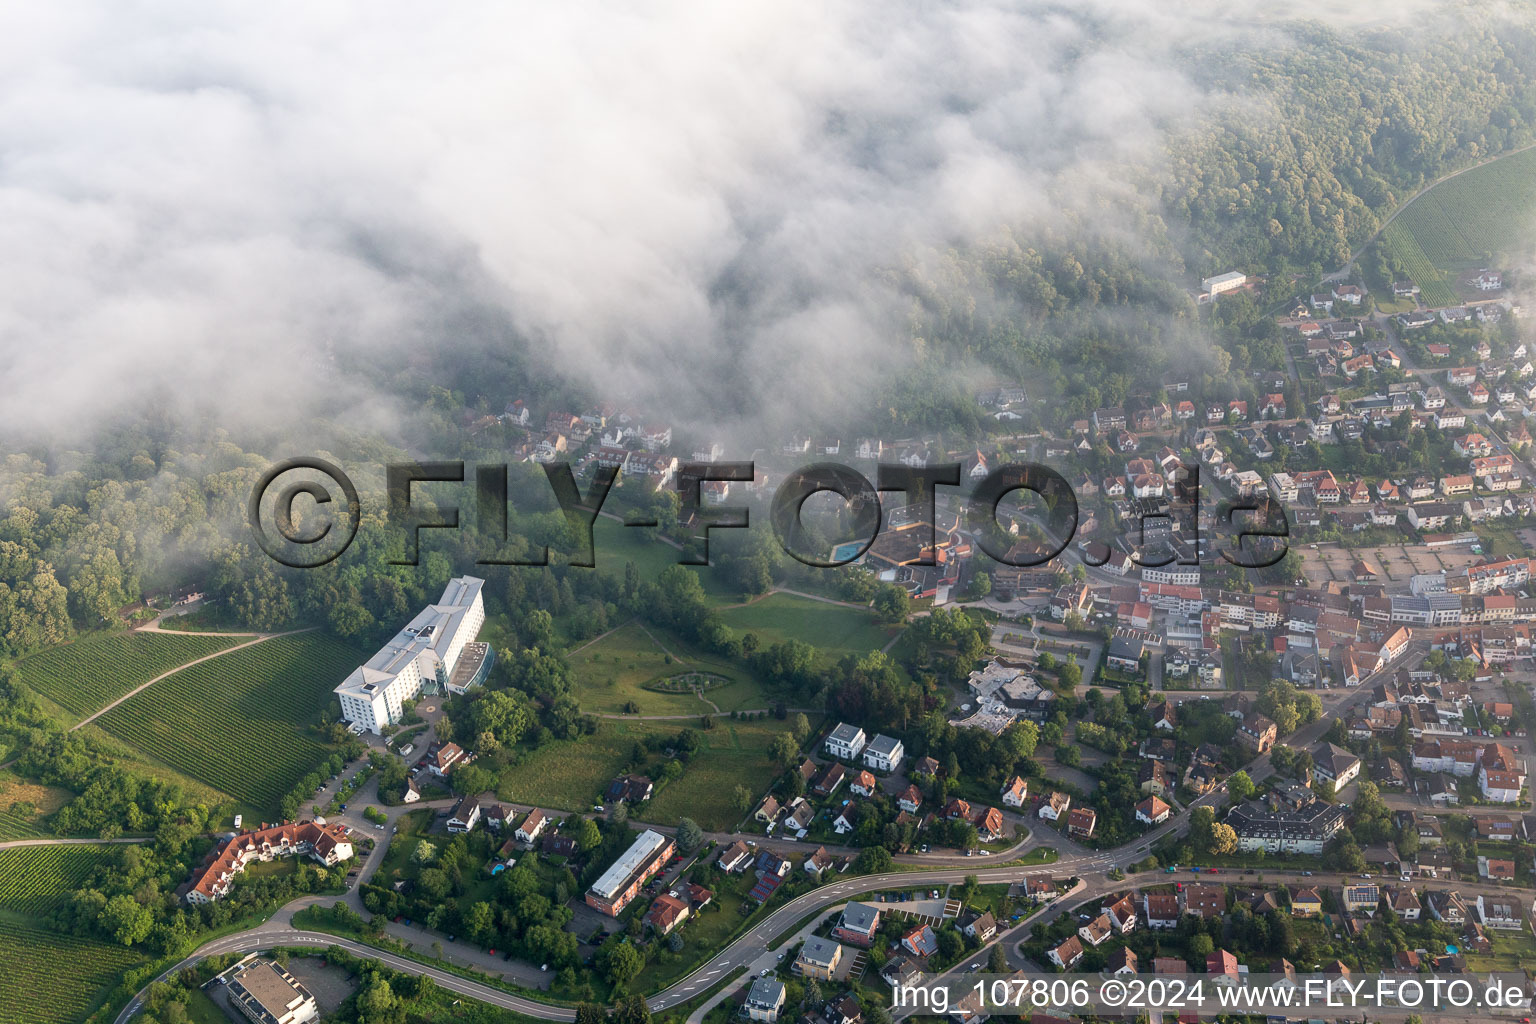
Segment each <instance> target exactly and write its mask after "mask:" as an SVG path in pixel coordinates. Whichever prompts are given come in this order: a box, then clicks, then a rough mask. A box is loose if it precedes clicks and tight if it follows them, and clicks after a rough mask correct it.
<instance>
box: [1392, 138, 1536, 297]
mask: <svg viewBox="0 0 1536 1024" xmlns="http://www.w3.org/2000/svg"><path fill="white" fill-rule="evenodd" d="M1532 223H1536V150H1527V151H1525V152H1524V153H1516V154H1515V155H1513V156H1509V157H1505V158H1504V159H1502V160H1495V161H1494V162H1493V163H1491V164H1487V165H1486V166H1483V167H1479V168H1476V169H1475V170H1470V171H1467V172H1466V173H1465V174H1459V175H1457V176H1456V177H1454V178H1451V179H1450V180H1449V181H1445V182H1442V183H1440V184H1439V185H1436V186H1435V187H1434V188H1432V189H1430V190H1429V191H1428V192H1426V193H1424V194H1423V195H1422V196H1420V197H1419V198H1418V199H1416V200H1414V201H1413V202H1412V203H1411V204H1410V205H1409V206H1408V207H1407V208H1405V209H1404V210H1403V212H1402V213H1400V214H1399V215H1398V216H1397V218H1396V219H1395V220H1393V221H1392V223H1391V224H1388V225H1387V227H1386V228H1385V229H1384V230H1383V231H1382V233H1381V241H1380V243H1379V244H1382V245H1386V246H1388V247H1389V248H1390V249H1391V251H1392V252H1393V254H1394V255H1396V256H1397V257H1398V259H1399V260H1400V261H1401V262H1402V264H1403V266H1404V267H1405V268H1406V269H1407V270H1408V273H1409V275H1410V276H1411V277H1412V278H1413V281H1414V283H1415V284H1417V285H1418V286H1419V288H1420V290H1421V295H1420V298H1421V299H1422V300H1423V302H1424V304H1425V305H1426V306H1452V305H1455V304H1456V303H1457V302H1459V301H1461V299H1460V297H1459V296H1458V295H1457V294H1456V290H1455V288H1454V287H1453V284H1454V282H1455V281H1456V279H1457V277H1458V276H1459V275H1461V274H1462V273H1463V272H1465V271H1468V270H1476V269H1478V268H1481V267H1485V266H1493V267H1501V266H1502V267H1507V266H1508V265H1509V263H1510V262H1523V257H1524V255H1525V253H1524V252H1523V251H1522V248H1523V247H1524V246H1525V245H1526V244H1527V242H1526V239H1527V237H1528V234H1529V229H1530V226H1531V225H1532Z"/></svg>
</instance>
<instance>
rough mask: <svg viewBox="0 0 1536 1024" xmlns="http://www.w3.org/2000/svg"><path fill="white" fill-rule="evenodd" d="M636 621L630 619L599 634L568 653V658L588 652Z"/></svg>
mask: <svg viewBox="0 0 1536 1024" xmlns="http://www.w3.org/2000/svg"><path fill="white" fill-rule="evenodd" d="M634 621H635V620H634V619H630V620H628V621H627V622H621V623H619V624H618V625H617V626H614V627H613V628H612V629H610V630H608V631H607V632H606V633H599V634H598V635H597V636H595V637H593V638H592V639H591V640H588V641H587V642H586V643H584V644H582V645H581V646H580V647H577V648H575V649H574V650H571V651H567V652H566V657H570V656H571V655H573V654H580V653H581V652H582V651H584V650H586V649H587V648H588V647H591V646H592V645H593V644H595V643H598V642H599V641H602V640H606V639H608V638H609V637H610V636H612V635H613V634H615V633H617V632H618V631H619V630H621V629H623V628H624V627H625V626H627V625H629V623H630V622H634ZM647 635H649V634H647Z"/></svg>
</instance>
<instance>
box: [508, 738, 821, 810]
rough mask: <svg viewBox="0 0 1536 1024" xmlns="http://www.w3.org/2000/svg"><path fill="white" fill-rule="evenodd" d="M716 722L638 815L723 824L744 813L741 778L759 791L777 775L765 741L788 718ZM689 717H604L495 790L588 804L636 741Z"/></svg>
mask: <svg viewBox="0 0 1536 1024" xmlns="http://www.w3.org/2000/svg"><path fill="white" fill-rule="evenodd" d="M715 721H716V724H715V727H714V728H713V729H709V730H701V736H702V739H703V743H704V745H703V748H702V749H701V750H700V751H699V752H698V754H697V755H695V757H694V758H693V760H692V762H691V763H690V764H689V765H688V766H687V769H686V770H685V772H684V774H683V776H682V777H681V778H679V779H676V780H675V781H673V782H671V783H668V784H666V785H664V786H658V787H657V791H656V795H655V796H654V797H652V799H651V800H650V802H649V803H648V804H647V805H646V806H645V807H643V808H641V809H640V811H639V813H638V815H637V818H639V819H644V820H646V821H655V822H661V823H664V824H674V823H675V822H676V821H677V819H678V818H680V817H684V816H687V817H691V818H693V819H694V820H695V821H697V822H698V823H699V824H700V825H702V826H704V827H705V828H706V829H724V828H729V827H731V826H733V825H734V824H736V822H737V821H739V820H740V819H741V816H742V814H743V812H742V810H741V809H740V808H738V807H737V806H736V805H735V804H734V802H733V794H734V792H735V789H736V787H737V786H738V785H740V786H745V787H746V788H747V789H748V790H749V791H751V793H752V795H753V797H754V798H756V797H757V796H759V795H760V794H761V793H762V791H763V789H764V788H765V787H766V786H767V784H768V782H769V780H771V779H772V778H773V777H774V776H775V775H776V774H777V772H776V770H775V768H774V766H773V764H772V763H771V762H770V761H769V759H768V745H769V744H770V743H771V742H772V741H773V737H774V736H776V735H778V734H779V733H780V732H782V731H784V730H785V729H787V728H788V723H787V722H781V721H778V720H777V719H772V718H767V719H762V720H759V721H752V722H732V721H729V720H727V719H716V720H715ZM687 724H688V723H686V722H680V723H667V722H639V721H621V720H614V719H604V720H603V722H602V724H601V725H599V727H598V730H597V732H596V733H594V734H593V735H591V736H584V737H582V738H581V739H579V740H569V741H558V742H555V743H549V744H546V745H545V746H543V747H540V748H539V749H537V750H534V751H532V752H531V753H530V754H529V756H528V758H527V759H526V760H524V761H523V762H522V763H521V764H519V765H517V766H515V767H513V768H511V769H509V770H508V771H506V772H505V773H503V775H502V777H501V781H500V783H499V785H498V786H497V789H496V792H497V795H498V796H500V797H501V798H502V799H504V800H511V801H516V802H519V803H528V804H538V805H539V806H541V807H552V808H559V809H562V810H586V809H587V808H588V807H590V806H591V805H592V804H593V803H595V802H597V801H598V800H599V799H600V798H601V796H602V792H603V790H604V789H605V788H606V787H607V785H608V782H609V781H610V780H611V779H612V778H613V777H614V776H615V775H618V774H619V773H620V772H621V771H623V770H624V767H625V765H626V764H627V763H628V762H629V759H630V754H631V752H632V751H633V750H634V749H635V744H636V743H643V742H644V741H645V739H646V738H647V737H649V736H654V735H658V734H660V735H666V736H671V735H676V734H677V732H678V731H679V730H680V729H681V728H682V727H683V726H685V725H687ZM815 724H816V723H814V722H813V723H812V725H813V726H814V725H815ZM659 762H660V755H648V761H647V767H648V766H649V765H651V764H655V763H659Z"/></svg>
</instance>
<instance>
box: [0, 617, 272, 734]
mask: <svg viewBox="0 0 1536 1024" xmlns="http://www.w3.org/2000/svg"><path fill="white" fill-rule="evenodd" d="M245 639H247V638H243V637H228V636H194V635H189V636H167V635H166V634H164V633H113V634H109V635H102V636H95V637H88V638H86V639H82V640H76V641H75V642H74V643H69V644H63V645H62V646H59V647H51V648H49V649H48V650H45V651H41V652H39V653H37V654H34V655H32V656H31V657H29V658H24V659H23V660H22V661H20V662H18V663H17V665H16V674H17V676H18V677H19V678H20V680H21V681H22V682H23V683H25V684H26V685H27V686H28V687H30V688H31V689H33V690H36V691H37V692H38V693H40V694H42V695H43V696H44V697H47V698H48V699H49V700H51V701H53V702H54V703H55V704H57V705H58V706H59V707H61V708H63V709H64V710H65V711H66V712H68V713H69V714H70V715H73V716H74V718H75V719H76V720H78V719H81V718H86V717H88V716H90V715H92V714H94V713H95V712H97V711H100V710H101V709H102V708H104V707H106V706H107V705H108V704H110V703H112V702H113V701H114V700H117V699H118V698H119V697H121V696H122V695H123V694H125V693H128V692H129V691H130V690H132V689H134V688H135V687H137V686H141V685H142V684H144V683H147V682H149V681H150V680H151V679H153V678H155V677H156V676H159V675H163V674H164V673H166V672H169V671H171V670H172V669H174V668H176V667H177V666H178V665H185V664H186V663H187V662H189V661H193V660H195V659H197V658H201V657H203V656H204V655H208V654H213V653H215V652H217V651H222V650H224V649H226V648H229V647H233V646H234V645H235V644H238V643H241V642H243V641H244V640H245Z"/></svg>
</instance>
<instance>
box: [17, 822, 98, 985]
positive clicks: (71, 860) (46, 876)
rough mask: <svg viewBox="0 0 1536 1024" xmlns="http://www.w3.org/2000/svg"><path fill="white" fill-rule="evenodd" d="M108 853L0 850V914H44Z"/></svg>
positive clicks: (92, 848)
mask: <svg viewBox="0 0 1536 1024" xmlns="http://www.w3.org/2000/svg"><path fill="white" fill-rule="evenodd" d="M110 849H111V847H109V846H98V845H95V844H88V843H79V844H73V843H72V844H60V845H56V846H18V847H14V848H12V849H9V850H0V910H10V911H15V912H17V913H20V914H27V915H32V916H36V915H40V914H45V913H47V912H48V911H50V910H52V909H53V908H54V907H55V906H56V905H57V904H58V902H59V901H60V900H61V899H63V898H64V896H65V895H66V894H68V893H70V892H72V891H74V890H75V889H78V888H80V885H81V883H83V882H84V881H85V876H86V875H88V874H90V873H91V869H92V868H94V867H95V866H96V865H97V863H99V862H100V860H101V858H102V856H103V855H104V854H105V853H107V852H108V851H109V850H110ZM0 962H3V961H0ZM0 973H3V972H0Z"/></svg>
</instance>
